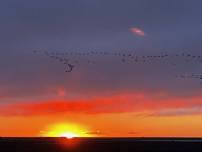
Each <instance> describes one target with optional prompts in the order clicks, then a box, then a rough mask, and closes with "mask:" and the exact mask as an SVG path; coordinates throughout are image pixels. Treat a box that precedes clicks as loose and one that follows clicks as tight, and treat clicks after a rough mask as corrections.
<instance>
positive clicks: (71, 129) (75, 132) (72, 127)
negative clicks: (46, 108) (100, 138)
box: [41, 123, 90, 139]
mask: <svg viewBox="0 0 202 152" xmlns="http://www.w3.org/2000/svg"><path fill="white" fill-rule="evenodd" d="M87 132H88V131H87V129H86V128H84V127H83V126H80V125H76V124H69V123H60V124H54V125H50V126H48V127H47V129H46V130H45V131H43V132H42V134H41V135H42V136H43V137H66V138H68V139H72V138H74V137H90V135H89V134H87Z"/></svg>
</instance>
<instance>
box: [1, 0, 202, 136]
mask: <svg viewBox="0 0 202 152" xmlns="http://www.w3.org/2000/svg"><path fill="white" fill-rule="evenodd" d="M201 6H202V1H200V0H34V1H33V0H17V1H14V0H1V1H0V19H1V24H0V53H1V55H0V70H1V71H0V136H20V137H21V136H29V137H30V136H46V135H47V136H51V135H52V134H51V132H53V131H54V130H53V128H54V127H52V126H57V125H58V126H59V125H60V124H65V125H66V126H72V127H67V129H68V128H70V131H69V132H72V130H71V129H73V128H77V127H78V128H77V130H79V131H80V134H79V136H87V137H88V136H93V137H94V136H99V137H100V136H107V137H112V136H115V137H118V136H121V137H128V136H135V137H147V136H155V137H156V136H169V137H175V136H178V137H181V136H183V137H184V136H190V137H191V136H193V137H201V136H202V131H201V128H202V121H201V120H202V84H201V83H200V82H201V81H200V79H178V78H176V76H177V75H181V74H201V72H202V69H201V67H202V66H201V65H202V63H199V62H194V61H193V62H190V63H188V64H185V63H184V62H181V61H182V60H173V59H169V61H171V62H172V63H171V64H176V63H177V64H178V63H179V66H172V65H171V64H167V62H166V63H164V62H152V63H151V64H148V63H143V62H141V63H134V62H131V61H127V62H126V63H122V62H121V60H120V59H119V58H117V57H113V56H111V57H105V56H99V55H98V56H96V57H95V56H87V57H83V58H82V57H81V58H79V61H81V63H82V64H78V65H76V66H75V68H74V70H73V71H72V72H69V73H66V72H64V66H63V65H61V64H60V63H58V62H56V61H54V60H51V59H49V58H48V57H47V56H44V55H43V54H39V55H36V54H34V53H33V50H40V51H44V50H45V51H50V52H51V51H53V52H58V53H60V52H64V51H65V52H83V53H85V52H88V51H95V50H96V51H98V52H99V51H106V52H111V53H113V52H121V53H132V54H136V55H139V56H144V55H145V56H147V55H159V54H161V53H168V54H175V53H179V54H181V53H183V52H185V53H191V54H195V55H202V52H201V48H202V28H201V27H202V20H201V14H202V9H201ZM70 58H72V59H73V58H75V57H70ZM86 59H87V60H92V61H95V62H97V64H95V65H91V64H88V63H86V62H85V60H86ZM73 60H74V59H73ZM173 62H174V63H173ZM75 126H77V127H75ZM51 128H52V129H51ZM56 128H57V127H56ZM73 130H74V129H73Z"/></svg>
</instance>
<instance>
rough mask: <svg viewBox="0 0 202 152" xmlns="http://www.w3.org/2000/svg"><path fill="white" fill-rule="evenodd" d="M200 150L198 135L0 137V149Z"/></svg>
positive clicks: (89, 151) (42, 151)
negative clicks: (173, 136)
mask: <svg viewBox="0 0 202 152" xmlns="http://www.w3.org/2000/svg"><path fill="white" fill-rule="evenodd" d="M69 151H70V152H71V151H73V152H74V151H75V152H107V151H108V152H127V151H134V152H143V151H154V152H159V151H162V152H165V151H172V152H173V151H190V152H193V151H200V152H201V151H202V139H199V138H74V139H66V138H0V152H69Z"/></svg>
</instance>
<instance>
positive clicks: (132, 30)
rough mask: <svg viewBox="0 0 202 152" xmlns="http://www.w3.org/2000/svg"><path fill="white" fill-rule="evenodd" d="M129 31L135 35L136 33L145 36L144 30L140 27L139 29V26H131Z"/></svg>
mask: <svg viewBox="0 0 202 152" xmlns="http://www.w3.org/2000/svg"><path fill="white" fill-rule="evenodd" d="M130 31H131V32H132V33H134V34H135V35H138V36H145V32H144V31H143V30H142V29H140V28H137V27H133V28H131V29H130Z"/></svg>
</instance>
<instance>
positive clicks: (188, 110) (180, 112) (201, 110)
mask: <svg viewBox="0 0 202 152" xmlns="http://www.w3.org/2000/svg"><path fill="white" fill-rule="evenodd" d="M200 114H202V105H200V106H194V107H185V108H180V107H179V108H170V109H169V108H168V109H162V110H159V111H155V112H151V113H147V114H146V113H145V115H147V116H165V117H167V116H168V117H173V116H187V115H200Z"/></svg>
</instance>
